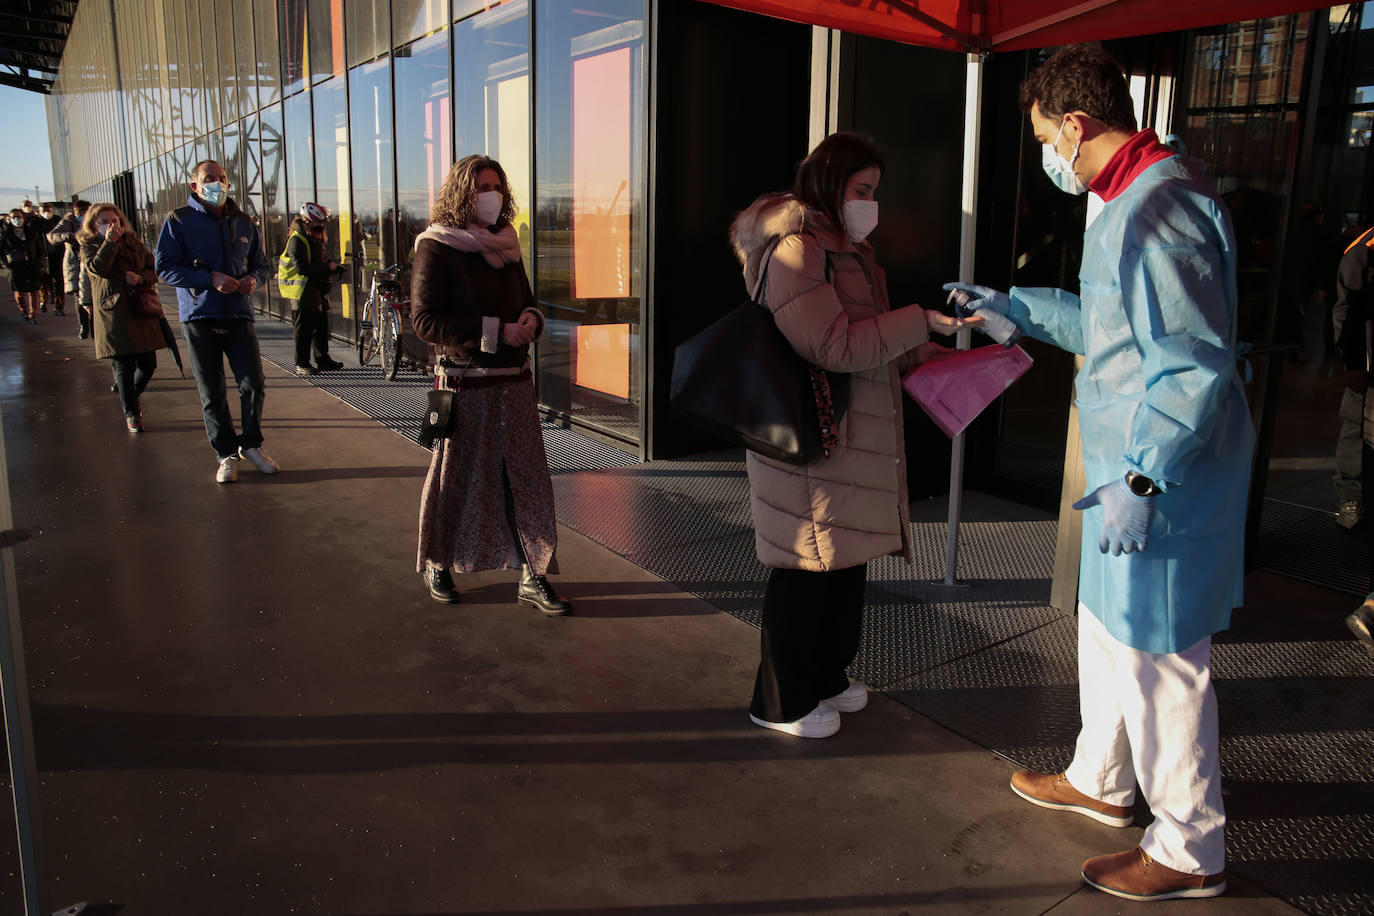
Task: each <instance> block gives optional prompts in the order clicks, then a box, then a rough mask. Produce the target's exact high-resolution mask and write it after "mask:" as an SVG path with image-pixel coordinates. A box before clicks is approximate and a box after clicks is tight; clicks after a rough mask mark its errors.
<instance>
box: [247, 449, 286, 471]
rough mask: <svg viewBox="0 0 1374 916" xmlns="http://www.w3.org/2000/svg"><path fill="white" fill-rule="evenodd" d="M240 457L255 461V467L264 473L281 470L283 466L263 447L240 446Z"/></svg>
mask: <svg viewBox="0 0 1374 916" xmlns="http://www.w3.org/2000/svg"><path fill="white" fill-rule="evenodd" d="M239 457H240V458H246V459H248V460H249V461H251V462H253V467H255V468H257V469H258V470H259V471H261V472H262V473H264V474H275V473H277V472H278V471H280V470H281V467H280V466H278V464H277V463H276V462H275V461H273V460H272V456H271V455H269V454H267V453H266V452H264V451H263V450H262V449H261V448H240V449H239Z"/></svg>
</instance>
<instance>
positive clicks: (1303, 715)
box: [259, 321, 1374, 916]
mask: <svg viewBox="0 0 1374 916" xmlns="http://www.w3.org/2000/svg"><path fill="white" fill-rule="evenodd" d="M259 339H260V341H261V342H262V350H263V355H264V357H266V358H267V359H269V360H271V361H272V362H274V363H276V364H277V365H280V366H283V367H284V368H287V369H289V368H290V367H291V365H292V364H293V362H294V360H293V355H292V352H291V347H290V328H289V327H287V326H284V325H280V324H276V323H275V322H267V321H264V322H260V324H259ZM308 381H310V382H311V383H312V384H315V385H317V386H318V387H320V388H322V389H324V390H327V391H329V392H330V393H332V394H335V395H336V396H338V397H340V398H342V399H343V400H345V401H347V402H348V403H350V404H353V405H354V406H355V407H357V408H358V409H360V410H362V411H364V412H366V413H368V414H369V415H372V416H374V417H376V418H377V419H378V420H379V421H380V422H382V423H384V424H385V425H387V426H388V427H390V428H392V429H395V430H397V431H398V432H401V433H402V434H403V435H407V436H408V437H410V438H412V439H413V438H414V437H415V434H416V432H417V431H418V429H419V421H418V419H412V418H418V416H419V414H420V410H421V405H422V404H423V392H424V390H425V388H426V387H427V386H426V384H425V381H426V380H425V379H424V378H423V377H420V376H417V375H415V373H413V372H410V373H409V374H406V375H402V376H400V377H398V381H397V382H395V383H388V382H385V381H383V380H382V378H381V373H380V371H378V370H376V369H375V368H374V369H367V370H360V369H352V370H340V371H337V372H331V373H327V374H324V375H321V376H315V377H311V378H309V379H308ZM544 434H545V442H546V445H547V448H548V452H549V461H550V465H551V467H552V468H553V470H554V473H555V477H554V493H555V498H556V500H557V503H558V518H559V521H560V522H562V523H564V524H566V525H568V526H569V527H570V528H572V529H574V530H576V531H578V532H580V533H582V534H584V535H586V536H588V537H590V538H592V539H593V540H595V541H597V542H599V543H601V544H602V545H604V546H605V547H607V548H608V549H610V550H612V551H614V552H616V553H618V554H621V555H622V556H625V557H626V558H628V559H630V560H631V561H633V562H634V563H636V564H637V565H639V566H641V567H643V568H645V569H647V570H649V571H651V572H653V573H655V574H657V575H659V576H661V577H662V578H664V579H666V580H668V581H670V582H673V583H675V584H677V585H678V586H679V587H681V588H683V589H685V590H687V591H690V592H692V593H693V594H696V595H698V596H700V597H701V598H703V599H704V600H706V601H708V602H710V603H711V604H713V605H715V606H716V607H719V608H720V609H721V610H723V611H726V612H727V613H730V614H732V615H734V616H735V617H737V618H739V619H741V620H744V621H746V622H748V623H750V624H751V625H754V626H757V625H758V608H759V605H760V602H761V599H762V595H763V584H764V580H765V579H766V576H767V570H766V569H764V567H763V566H761V565H760V564H759V562H758V560H757V559H756V557H755V555H754V540H753V531H752V527H751V524H750V519H749V502H748V497H749V493H748V481H747V479H746V477H745V472H744V462H743V461H742V460H741V458H740V456H739V454H738V453H726V454H722V455H718V456H706V457H701V458H697V459H694V460H689V461H655V462H649V463H644V464H641V463H639V462H637V461H636V460H635V459H634V458H633V456H630V455H627V454H626V453H624V452H620V451H618V450H616V449H613V448H610V447H608V446H604V445H601V444H600V443H598V442H594V441H592V440H590V439H587V438H585V437H583V436H580V435H578V434H577V433H574V432H570V431H568V430H562V429H558V428H555V427H553V426H550V425H548V424H545V428H544ZM964 500H965V501H964V518H965V519H966V521H965V522H964V523H963V524H962V525H961V526H960V544H961V550H960V564H959V574H960V576H961V579H962V580H963V582H964V584H965V585H967V586H968V587H967V588H953V589H951V588H946V587H945V586H943V584H941V583H940V582H939V580H940V579H941V578H942V576H943V566H944V538H945V524H944V521H943V518H944V501H943V500H932V501H928V502H926V503H920V504H917V505H915V506H913V511H912V518H913V521H912V536H913V539H914V544H915V547H916V554H917V568H916V570H915V571H913V570H912V569H910V568H909V567H907V566H906V565H905V564H904V563H902V562H901V561H900V560H898V559H895V558H891V557H887V558H882V559H879V560H876V561H874V562H872V563H870V564H869V581H868V588H867V602H868V604H867V613H866V617H865V633H864V643H863V646H862V648H861V650H860V653H859V656H858V658H857V660H856V662H855V666H854V670H853V672H852V673H853V674H854V675H855V676H856V677H859V678H861V679H863V680H865V681H867V682H868V683H869V684H870V685H872V686H873V687H875V688H878V689H881V690H883V691H884V692H885V693H887V694H888V695H889V696H891V697H893V698H894V699H896V700H898V701H900V702H901V703H903V704H905V705H906V706H908V707H910V708H911V709H913V710H915V711H917V712H919V713H921V714H922V715H925V716H926V717H928V718H930V719H932V720H933V721H936V722H939V723H940V724H942V725H943V726H945V727H946V728H949V729H950V730H951V731H953V732H955V733H957V734H960V735H962V736H964V737H966V738H968V739H970V740H972V741H974V742H976V743H978V744H980V745H982V746H984V747H987V748H989V749H991V750H993V751H995V752H996V753H999V754H1002V755H1003V756H1005V757H1007V758H1008V759H1010V760H1012V761H1014V762H1016V763H1017V764H1019V765H1022V766H1027V767H1033V768H1036V769H1044V770H1057V769H1061V768H1062V767H1064V766H1065V765H1066V764H1067V763H1068V762H1069V760H1070V758H1071V757H1072V754H1073V742H1074V738H1075V736H1076V734H1077V731H1078V724H1079V720H1078V710H1077V704H1078V696H1077V694H1078V690H1077V670H1076V663H1075V655H1076V643H1077V622H1076V620H1075V619H1074V618H1073V617H1072V616H1065V615H1063V614H1061V613H1059V612H1058V611H1056V610H1054V609H1053V608H1051V607H1049V606H1048V598H1049V591H1050V576H1051V572H1052V563H1053V554H1054V538H1055V528H1056V523H1055V520H1054V518H1053V517H1050V516H1048V515H1046V514H1045V513H1041V512H1037V511H1036V510H1032V509H1026V508H1025V507H1021V506H1014V505H1012V504H1008V503H1004V502H1001V501H1000V500H996V499H992V498H990V497H984V496H981V495H980V494H976V493H966V494H965V497H964ZM1258 549H1259V550H1260V561H1261V562H1260V565H1262V566H1264V567H1265V568H1268V569H1271V570H1273V571H1275V572H1279V573H1281V574H1284V575H1288V576H1291V577H1293V578H1297V579H1299V580H1302V581H1307V582H1311V583H1313V584H1318V585H1323V586H1326V587H1329V588H1333V589H1338V590H1342V591H1347V592H1350V593H1351V594H1358V595H1363V594H1364V593H1365V591H1366V583H1365V582H1364V581H1363V577H1362V575H1360V571H1361V570H1363V569H1364V568H1365V556H1364V553H1363V547H1362V544H1361V543H1360V542H1359V540H1358V539H1356V538H1354V537H1351V536H1350V535H1348V534H1347V533H1346V532H1344V531H1343V530H1341V529H1340V528H1338V527H1337V526H1336V525H1334V524H1333V522H1332V520H1331V518H1330V513H1324V512H1319V511H1317V510H1314V509H1308V508H1307V507H1303V506H1294V505H1291V504H1288V503H1281V502H1277V501H1275V500H1269V501H1267V503H1266V507H1265V518H1264V521H1263V524H1262V526H1261V535H1260V544H1259V548H1258ZM1213 659H1214V674H1215V684H1216V689H1217V697H1218V703H1219V705H1220V707H1221V724H1222V747H1221V751H1222V768H1223V772H1224V774H1225V792H1226V804H1227V809H1228V817H1229V825H1228V833H1227V851H1228V856H1229V859H1230V863H1229V867H1230V868H1231V869H1232V870H1233V871H1235V872H1236V873H1237V874H1239V875H1242V876H1243V877H1245V878H1246V879H1247V880H1249V881H1251V882H1253V883H1254V884H1256V885H1257V886H1259V887H1261V888H1264V889H1265V890H1267V891H1269V892H1270V893H1273V894H1276V895H1278V896H1280V897H1283V898H1284V899H1286V900H1288V901H1289V902H1290V903H1292V904H1293V905H1295V906H1298V907H1300V908H1302V909H1304V910H1307V911H1308V912H1311V913H1315V914H1323V916H1324V914H1360V913H1364V914H1374V660H1371V659H1370V658H1369V657H1368V656H1367V655H1366V654H1365V653H1364V652H1363V651H1362V650H1361V649H1360V648H1359V646H1358V645H1357V644H1356V643H1354V642H1353V641H1350V640H1345V641H1342V642H1303V643H1293V642H1282V643H1280V642H1268V643H1266V642H1246V643H1238V642H1226V641H1225V636H1224V634H1223V636H1222V637H1220V638H1219V639H1218V642H1217V643H1216V645H1215V647H1214V650H1213ZM742 702H743V701H742ZM1137 813H1138V816H1140V817H1143V818H1148V817H1149V814H1148V810H1147V809H1145V808H1144V807H1143V805H1142V806H1138V811H1137Z"/></svg>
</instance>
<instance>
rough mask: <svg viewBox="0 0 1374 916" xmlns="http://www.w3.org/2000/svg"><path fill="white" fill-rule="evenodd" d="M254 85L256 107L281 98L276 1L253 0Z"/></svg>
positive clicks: (264, 105)
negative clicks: (255, 52)
mask: <svg viewBox="0 0 1374 916" xmlns="http://www.w3.org/2000/svg"><path fill="white" fill-rule="evenodd" d="M253 38H254V47H255V48H256V51H257V56H256V57H255V58H254V64H253V66H254V67H255V70H256V72H255V74H254V76H253V85H254V86H255V87H256V89H257V97H258V107H259V108H266V107H267V106H268V105H271V104H272V103H273V102H275V101H277V100H278V99H280V98H281V96H282V84H281V56H280V55H281V49H280V47H279V46H278V44H277V0H253Z"/></svg>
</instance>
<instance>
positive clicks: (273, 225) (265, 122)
mask: <svg viewBox="0 0 1374 916" xmlns="http://www.w3.org/2000/svg"><path fill="white" fill-rule="evenodd" d="M257 126H258V141H259V144H260V147H261V157H262V158H261V162H262V220H263V232H262V240H263V247H264V248H265V249H266V250H267V251H272V252H281V251H282V250H283V249H285V247H286V187H285V181H286V175H285V157H286V149H285V144H284V143H283V142H282V106H281V103H280V102H279V103H277V104H276V105H270V106H268V107H267V108H264V109H263V110H262V111H261V112H259V113H258V121H257ZM252 140H253V138H252V137H251V136H250V137H249V142H252ZM268 274H269V279H268V284H267V285H268V286H269V287H271V293H272V295H271V299H270V303H269V304H268V305H267V306H266V307H267V308H268V310H269V311H270V312H271V313H272V314H275V315H279V316H285V315H287V314H289V313H290V308H289V306H286V305H285V303H284V300H283V299H282V298H281V293H280V292H279V291H278V290H277V279H276V278H277V272H276V271H274V270H272V271H268Z"/></svg>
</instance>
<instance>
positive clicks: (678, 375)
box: [668, 252, 849, 465]
mask: <svg viewBox="0 0 1374 916" xmlns="http://www.w3.org/2000/svg"><path fill="white" fill-rule="evenodd" d="M768 260H769V261H770V262H771V260H772V253H771V252H770V253H769V256H768ZM826 268H827V270H826V273H827V276H828V274H829V263H828V262H827V264H826ZM767 282H768V265H767V264H766V263H765V265H764V269H763V277H762V278H761V279H760V281H759V284H758V288H757V291H756V292H755V293H754V298H752V299H750V300H748V301H746V302H743V303H741V304H740V305H738V306H736V307H735V308H734V309H733V310H732V311H730V312H729V313H728V314H726V315H725V316H724V317H723V318H720V319H719V320H717V321H716V322H715V323H713V324H711V325H710V326H709V327H707V328H706V329H705V330H704V331H701V332H700V333H698V334H697V335H696V336H694V337H692V338H690V339H688V340H686V341H685V342H683V343H681V344H679V345H678V347H677V348H676V350H674V351H673V378H672V384H671V387H670V388H669V392H668V403H669V404H671V405H672V406H673V407H674V408H675V409H676V410H677V411H678V412H680V413H681V414H683V415H684V416H686V417H687V418H688V419H690V420H691V421H692V422H694V423H696V424H697V425H699V426H701V427H703V428H705V429H707V430H709V431H710V432H712V433H714V434H716V435H717V436H719V437H720V438H722V439H724V440H726V441H727V442H730V443H732V444H734V445H740V446H743V447H744V448H747V449H749V450H750V451H752V452H758V453H759V454H760V455H764V456H766V457H768V458H773V459H775V460H777V461H784V462H787V463H788V464H795V465H803V464H810V463H811V462H813V461H815V460H816V459H818V458H820V457H821V456H822V455H824V454H826V451H825V443H824V442H823V436H822V425H823V421H822V418H821V411H820V409H819V408H818V407H817V402H818V401H824V400H826V399H825V398H824V397H823V396H821V395H820V394H818V386H819V387H820V389H821V390H824V387H825V386H828V387H829V395H830V396H829V399H828V400H829V403H830V405H831V406H832V410H831V411H830V413H831V416H830V417H829V418H828V419H829V421H830V422H829V424H828V427H829V430H833V429H836V428H838V426H839V423H840V420H841V418H843V416H844V412H845V408H846V407H847V406H848V404H849V376H848V375H845V374H841V373H833V372H826V371H824V370H821V369H817V368H816V367H814V366H812V365H811V364H810V363H808V362H807V361H806V360H804V359H802V358H801V356H799V355H798V354H797V351H796V350H794V349H792V345H791V344H790V343H788V342H787V338H786V337H784V336H783V333H782V331H780V330H778V325H777V322H775V321H774V320H773V314H772V312H770V311H769V310H768V307H767V306H766V305H764V304H763V302H764V289H765V286H766V284H767ZM813 376H814V377H815V378H814V380H813ZM829 430H827V431H829Z"/></svg>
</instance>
